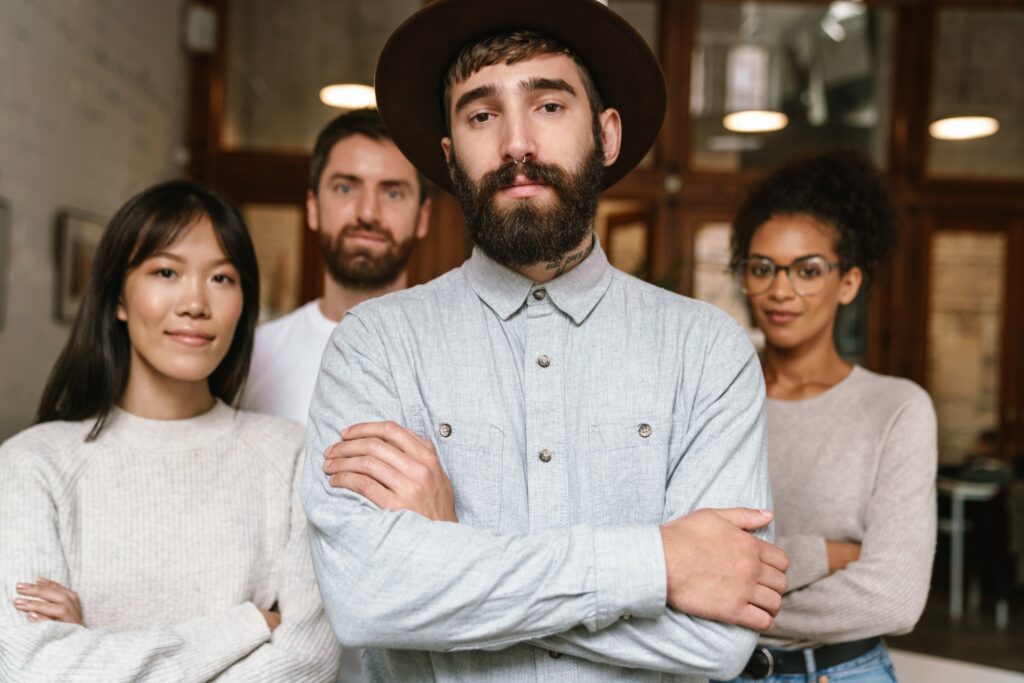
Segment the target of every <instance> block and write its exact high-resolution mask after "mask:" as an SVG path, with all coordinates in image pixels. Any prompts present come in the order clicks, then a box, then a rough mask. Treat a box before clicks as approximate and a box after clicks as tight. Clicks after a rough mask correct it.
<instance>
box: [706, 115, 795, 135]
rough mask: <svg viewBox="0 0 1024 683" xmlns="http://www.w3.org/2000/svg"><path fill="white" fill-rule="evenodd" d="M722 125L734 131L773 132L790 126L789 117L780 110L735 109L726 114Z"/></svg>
mask: <svg viewBox="0 0 1024 683" xmlns="http://www.w3.org/2000/svg"><path fill="white" fill-rule="evenodd" d="M722 125H723V126H725V128H726V129H727V130H731V131H733V132H734V133H771V132H772V131H776V130H782V129H783V128H785V127H786V126H788V125H789V117H788V116H786V115H785V114H783V113H782V112H780V111H766V110H756V109H753V110H748V111H734V112H733V113H731V114H726V115H725V118H723V119H722Z"/></svg>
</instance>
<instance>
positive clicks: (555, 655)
mask: <svg viewBox="0 0 1024 683" xmlns="http://www.w3.org/2000/svg"><path fill="white" fill-rule="evenodd" d="M548 657H551V659H561V658H562V653H561V652H548Z"/></svg>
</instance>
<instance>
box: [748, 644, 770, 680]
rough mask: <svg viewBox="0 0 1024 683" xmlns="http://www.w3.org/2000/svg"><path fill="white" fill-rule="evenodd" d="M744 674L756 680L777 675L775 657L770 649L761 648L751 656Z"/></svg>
mask: <svg viewBox="0 0 1024 683" xmlns="http://www.w3.org/2000/svg"><path fill="white" fill-rule="evenodd" d="M743 673H744V674H746V675H747V676H749V677H750V678H753V679H754V680H758V681H760V680H764V679H765V678H768V677H769V676H771V675H772V674H773V673H775V657H773V656H772V653H771V651H770V650H769V649H768V648H766V647H759V648H757V649H755V650H754V652H753V654H751V655H750V661H748V662H747V667H746V669H744V671H743Z"/></svg>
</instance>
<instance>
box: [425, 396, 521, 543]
mask: <svg viewBox="0 0 1024 683" xmlns="http://www.w3.org/2000/svg"><path fill="white" fill-rule="evenodd" d="M423 423H424V426H425V427H426V428H427V429H426V431H427V432H429V438H430V440H431V441H433V442H434V448H435V450H436V451H437V455H438V458H439V459H440V460H441V466H442V467H443V468H444V471H445V473H446V474H447V475H448V479H449V480H450V481H451V483H452V490H453V491H454V492H455V514H456V515H457V516H458V518H459V523H460V524H469V525H471V526H476V527H483V528H487V529H498V528H499V526H500V525H501V490H502V479H503V477H502V474H503V473H502V465H503V454H504V445H505V444H504V433H503V432H502V430H501V428H500V427H497V426H496V425H493V424H491V423H489V422H483V421H480V420H464V419H459V418H458V417H456V416H451V417H445V416H440V417H436V416H434V417H430V418H425V419H423ZM424 436H426V434H424Z"/></svg>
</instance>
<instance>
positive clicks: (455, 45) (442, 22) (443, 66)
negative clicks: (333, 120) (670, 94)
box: [374, 0, 665, 192]
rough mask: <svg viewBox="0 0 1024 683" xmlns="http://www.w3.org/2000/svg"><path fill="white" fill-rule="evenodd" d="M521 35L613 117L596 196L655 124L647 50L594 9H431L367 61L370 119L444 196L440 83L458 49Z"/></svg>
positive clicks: (524, 4) (496, 3)
mask: <svg viewBox="0 0 1024 683" xmlns="http://www.w3.org/2000/svg"><path fill="white" fill-rule="evenodd" d="M516 30H529V31H535V32H537V33H540V34H542V35H545V36H547V37H549V38H554V39H556V40H558V41H560V42H562V43H564V44H565V45H566V46H567V47H569V48H570V49H572V50H573V51H574V52H575V53H576V54H577V55H578V56H579V57H580V59H581V60H582V61H583V63H584V64H586V65H587V68H588V69H589V70H590V72H591V74H592V75H593V77H594V81H595V82H596V83H597V87H598V89H599V90H600V92H601V96H602V98H603V99H604V104H605V106H607V107H613V108H615V109H617V110H618V111H619V113H620V114H621V116H622V146H621V149H620V151H619V158H618V159H617V160H616V161H615V163H614V164H612V165H611V166H609V167H608V168H607V169H605V178H604V187H608V186H610V185H612V184H613V183H615V182H617V181H618V180H620V179H621V178H622V177H623V176H624V175H626V174H627V173H629V172H630V171H631V170H632V169H633V167H634V166H636V165H637V164H638V163H639V162H640V160H641V159H643V157H644V155H645V154H646V153H647V150H649V149H650V148H651V145H652V144H653V143H654V139H655V138H656V137H657V135H658V131H659V130H660V129H661V123H662V120H663V119H664V118H665V77H664V76H663V75H662V73H661V67H659V66H658V60H657V58H655V56H654V54H653V53H652V52H651V50H650V48H649V47H648V46H647V43H646V42H645V41H644V39H643V38H642V37H641V36H640V34H639V33H637V32H636V30H635V29H634V28H633V27H632V26H630V25H629V23H628V22H626V20H625V19H623V18H622V17H620V16H619V15H618V14H616V13H615V12H613V11H612V10H610V9H608V8H607V7H605V6H604V5H602V4H601V3H599V2H597V0H436V1H435V2H432V3H430V4H429V5H426V6H425V7H424V8H423V9H421V10H419V11H418V12H416V13H415V14H413V15H412V16H411V17H409V19H407V20H406V21H405V23H403V24H402V25H401V26H399V27H398V28H397V29H395V32H394V33H392V34H391V37H390V38H388V41H387V43H386V44H385V45H384V49H383V50H382V51H381V53H380V58H379V59H378V60H377V74H376V77H375V83H374V85H375V88H376V91H377V109H378V110H379V111H380V115H381V118H382V119H384V125H385V126H386V127H387V129H388V133H389V134H390V135H391V138H392V139H393V140H394V142H395V144H396V145H397V146H398V148H399V149H400V150H402V153H403V154H405V156H406V157H408V158H409V160H410V161H412V163H413V164H414V165H415V166H416V167H417V168H418V169H419V170H420V171H422V172H423V174H424V175H425V176H427V178H429V179H430V180H431V181H433V182H434V183H436V184H437V185H438V186H440V187H442V188H444V189H446V190H448V191H449V192H451V191H452V185H451V178H450V177H449V175H448V166H447V164H446V163H445V158H444V154H443V153H442V151H441V138H442V137H444V136H445V135H447V134H448V133H447V129H446V125H445V115H444V104H443V101H442V100H443V92H442V88H443V83H442V81H443V79H444V75H445V73H446V72H447V70H448V67H449V65H450V64H451V63H452V62H453V61H454V60H455V57H456V56H458V54H459V52H460V51H461V50H462V48H463V47H465V46H466V45H468V44H470V43H474V42H476V41H477V40H480V39H481V38H484V37H486V36H489V35H492V34H495V33H502V32H506V31H516Z"/></svg>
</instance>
